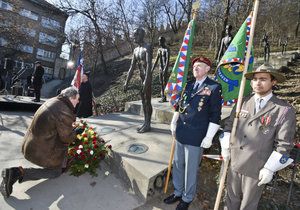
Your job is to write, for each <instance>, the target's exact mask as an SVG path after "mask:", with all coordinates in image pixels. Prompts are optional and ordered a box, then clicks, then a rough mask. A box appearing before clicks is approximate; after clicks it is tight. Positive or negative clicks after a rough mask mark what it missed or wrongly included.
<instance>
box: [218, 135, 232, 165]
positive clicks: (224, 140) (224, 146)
mask: <svg viewBox="0 0 300 210" xmlns="http://www.w3.org/2000/svg"><path fill="white" fill-rule="evenodd" d="M219 141H220V144H221V155H222V157H223V159H224V160H229V159H230V150H229V145H230V133H229V132H224V133H223V136H222V137H221V136H220V138H219Z"/></svg>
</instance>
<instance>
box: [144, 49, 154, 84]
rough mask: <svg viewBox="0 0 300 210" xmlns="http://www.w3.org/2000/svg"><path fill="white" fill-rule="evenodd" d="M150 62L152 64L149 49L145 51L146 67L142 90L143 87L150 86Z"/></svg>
mask: <svg viewBox="0 0 300 210" xmlns="http://www.w3.org/2000/svg"><path fill="white" fill-rule="evenodd" d="M151 62H152V53H151V49H150V48H147V51H146V64H147V67H146V75H145V81H144V84H143V85H144V88H145V86H148V85H151V84H149V83H151V75H152V74H151V73H152V71H151Z"/></svg>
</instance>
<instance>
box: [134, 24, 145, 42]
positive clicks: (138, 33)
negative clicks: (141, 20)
mask: <svg viewBox="0 0 300 210" xmlns="http://www.w3.org/2000/svg"><path fill="white" fill-rule="evenodd" d="M144 37H145V30H144V29H143V28H141V27H139V28H137V29H135V31H134V34H133V38H134V42H135V43H143V42H144Z"/></svg>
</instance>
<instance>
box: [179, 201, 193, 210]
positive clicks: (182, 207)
mask: <svg viewBox="0 0 300 210" xmlns="http://www.w3.org/2000/svg"><path fill="white" fill-rule="evenodd" d="M189 205H190V203H188V202H185V201H183V200H181V201H180V203H179V204H178V205H177V207H176V210H188V209H189Z"/></svg>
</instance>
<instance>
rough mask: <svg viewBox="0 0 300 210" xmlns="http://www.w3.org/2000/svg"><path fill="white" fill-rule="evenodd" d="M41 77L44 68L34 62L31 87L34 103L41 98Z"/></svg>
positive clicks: (37, 62) (39, 63) (38, 62)
mask: <svg viewBox="0 0 300 210" xmlns="http://www.w3.org/2000/svg"><path fill="white" fill-rule="evenodd" d="M43 75H44V68H43V66H42V64H41V62H40V61H36V62H35V70H34V72H33V75H32V85H33V88H34V95H35V99H33V101H34V102H39V101H40V98H41V89H42V86H43Z"/></svg>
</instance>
